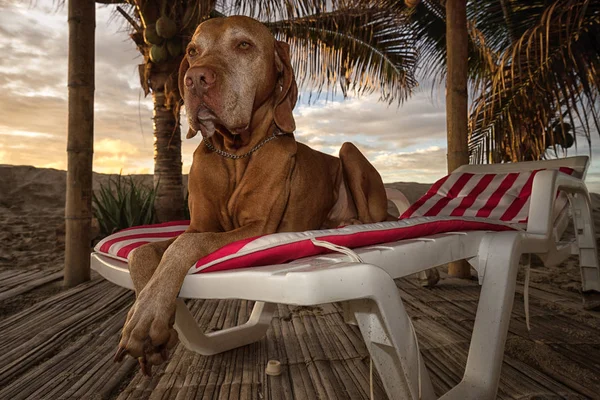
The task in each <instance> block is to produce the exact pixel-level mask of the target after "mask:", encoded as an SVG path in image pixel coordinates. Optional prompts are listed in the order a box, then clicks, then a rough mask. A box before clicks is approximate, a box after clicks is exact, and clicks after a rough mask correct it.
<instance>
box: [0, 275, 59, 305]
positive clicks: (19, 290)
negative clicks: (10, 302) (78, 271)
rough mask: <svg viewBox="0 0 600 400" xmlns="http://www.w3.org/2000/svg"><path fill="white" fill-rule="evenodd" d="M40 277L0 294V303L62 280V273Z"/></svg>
mask: <svg viewBox="0 0 600 400" xmlns="http://www.w3.org/2000/svg"><path fill="white" fill-rule="evenodd" d="M42 275H43V276H42V277H39V278H37V279H33V280H30V281H27V282H24V283H21V284H20V285H18V286H15V287H12V288H10V289H8V290H5V291H2V292H0V301H4V300H6V299H8V298H10V297H15V296H18V295H20V294H23V293H27V292H30V291H32V290H34V289H37V288H39V287H40V286H43V285H45V284H47V283H50V282H53V281H56V280H59V279H62V277H63V272H62V271H59V272H55V273H53V274H42Z"/></svg>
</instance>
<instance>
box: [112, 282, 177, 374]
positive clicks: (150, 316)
mask: <svg viewBox="0 0 600 400" xmlns="http://www.w3.org/2000/svg"><path fill="white" fill-rule="evenodd" d="M147 289H150V290H147ZM152 292H153V291H152V290H151V288H150V287H146V288H145V289H144V290H142V291H141V292H140V295H139V296H138V299H137V300H136V302H135V304H134V305H133V307H131V310H129V314H128V315H127V320H126V321H125V325H124V326H123V331H122V332H121V341H120V342H119V348H118V349H117V353H116V354H115V361H116V362H121V361H122V360H123V358H124V357H125V356H126V355H127V354H129V355H130V356H132V357H135V358H137V359H138V361H139V363H140V367H141V369H142V372H143V373H144V375H147V376H150V375H151V373H152V366H153V365H159V364H162V363H163V362H165V361H167V359H168V357H169V353H168V352H169V350H170V349H172V348H173V347H174V346H175V344H177V331H175V329H173V323H174V322H175V299H173V300H172V301H170V302H169V301H163V300H162V299H159V298H158V297H151V296H150V295H149V294H150V293H152ZM154 293H156V292H154Z"/></svg>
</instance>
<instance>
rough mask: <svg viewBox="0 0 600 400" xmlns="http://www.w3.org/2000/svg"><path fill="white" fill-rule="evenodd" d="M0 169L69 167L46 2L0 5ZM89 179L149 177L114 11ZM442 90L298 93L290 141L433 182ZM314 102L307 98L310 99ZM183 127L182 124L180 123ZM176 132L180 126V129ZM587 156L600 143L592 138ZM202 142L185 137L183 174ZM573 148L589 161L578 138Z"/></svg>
mask: <svg viewBox="0 0 600 400" xmlns="http://www.w3.org/2000/svg"><path fill="white" fill-rule="evenodd" d="M0 10H2V13H0V33H1V34H0V49H2V50H4V52H3V54H4V55H5V57H4V59H3V61H0V89H2V93H4V95H3V96H2V97H0V107H2V109H3V111H4V113H3V118H2V120H0V164H9V165H31V166H34V167H37V168H54V169H59V170H66V167H67V152H66V122H67V84H66V79H67V44H68V41H67V39H68V26H67V17H66V11H67V10H66V7H57V6H56V5H55V3H54V2H53V0H39V1H37V2H36V3H35V5H31V4H20V3H18V2H16V1H10V0H7V1H4V2H3V3H2V4H0ZM96 12H97V15H96V81H95V88H96V90H95V104H94V113H95V117H94V121H95V129H94V130H95V132H94V172H98V173H117V174H118V173H119V171H123V173H124V174H152V173H153V166H154V161H153V154H154V150H153V135H152V119H151V118H152V99H151V96H148V97H146V98H144V96H143V92H142V89H141V87H140V83H139V77H138V74H137V65H138V64H140V63H142V62H143V59H142V57H141V55H140V54H139V52H138V51H137V49H136V48H135V45H134V43H133V41H132V40H131V39H130V38H129V37H128V35H127V32H126V30H125V22H124V20H123V18H122V17H120V16H119V15H115V13H114V7H111V6H104V5H97V6H96ZM442 94H443V91H442V90H440V88H439V87H438V88H437V89H436V90H433V91H432V90H431V84H428V83H427V82H422V84H421V86H420V87H419V88H417V89H416V91H415V94H414V95H413V96H412V97H411V98H410V99H408V100H407V101H405V102H404V103H403V104H401V105H399V106H398V105H397V104H396V103H394V104H392V105H388V104H387V103H383V102H379V101H378V96H361V97H356V96H354V95H352V94H351V95H350V96H349V97H348V98H347V99H343V98H341V96H340V95H339V94H338V95H335V96H329V99H328V100H325V99H324V98H321V99H320V100H317V101H315V102H314V103H313V104H308V98H310V96H311V93H309V92H306V91H304V92H302V95H301V98H300V100H299V102H298V105H297V106H296V108H295V110H294V117H295V119H296V126H297V130H296V132H295V136H296V139H297V140H298V141H299V142H302V143H305V144H307V145H309V146H310V147H312V148H314V149H316V150H320V151H322V152H324V153H327V154H331V155H336V156H337V153H338V150H339V148H340V147H341V145H342V143H343V142H347V141H349V142H353V143H354V144H356V146H357V147H358V148H359V149H360V150H361V152H363V154H364V155H365V156H366V157H367V158H368V159H369V161H370V162H371V163H372V164H373V165H374V166H375V168H376V169H377V170H378V171H379V173H380V174H381V176H382V178H383V181H384V182H386V183H391V182H420V183H433V182H435V181H436V180H438V179H439V178H441V177H442V176H444V175H446V113H445V101H444V99H443V96H442ZM312 95H313V96H314V93H313V94H312ZM183 120H185V119H183ZM182 132H184V133H185V132H187V125H186V124H185V122H184V123H183V124H182ZM591 139H592V154H594V153H595V154H599V152H598V150H600V139H599V138H598V135H597V134H594V135H593V136H592V138H591ZM200 140H201V138H200V137H196V138H194V139H190V140H187V139H185V138H184V139H183V140H182V161H183V171H182V172H183V173H184V174H187V173H188V172H189V168H190V165H191V160H192V153H193V151H194V149H195V148H196V147H197V146H198V144H199V143H200ZM578 147H579V149H578V151H577V152H575V151H569V155H571V156H572V155H576V154H579V155H588V154H589V147H588V144H587V142H586V140H585V138H582V137H579V138H578ZM586 182H587V184H588V187H589V188H590V191H594V192H600V162H599V161H597V160H596V157H592V164H591V167H590V170H589V173H588V177H587V179H586Z"/></svg>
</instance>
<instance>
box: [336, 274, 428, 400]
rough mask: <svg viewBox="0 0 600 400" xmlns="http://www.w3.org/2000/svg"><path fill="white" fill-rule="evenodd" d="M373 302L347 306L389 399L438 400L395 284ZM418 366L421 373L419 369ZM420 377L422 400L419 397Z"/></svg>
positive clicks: (383, 290)
mask: <svg viewBox="0 0 600 400" xmlns="http://www.w3.org/2000/svg"><path fill="white" fill-rule="evenodd" d="M385 286H386V287H383V286H382V287H381V290H380V291H379V293H378V294H377V296H376V297H375V298H374V299H373V300H368V299H361V300H350V301H348V302H347V304H348V308H349V309H350V310H351V311H352V312H353V314H354V319H355V321H356V322H357V324H358V326H359V328H360V332H361V333H362V336H363V338H364V340H365V344H366V345H367V348H368V350H369V353H370V355H371V358H372V360H373V364H374V365H375V367H376V369H377V372H378V373H379V376H380V377H381V380H382V382H383V386H384V387H385V391H386V392H387V395H388V397H389V398H390V399H419V398H420V399H424V400H425V399H435V398H436V397H435V393H434V392H433V386H432V385H431V380H430V377H429V373H428V371H427V369H426V368H425V363H424V361H423V358H422V356H421V353H420V352H419V351H418V346H417V342H416V337H415V336H414V333H413V330H412V329H411V325H410V320H409V317H408V315H407V314H406V311H405V309H404V305H403V304H402V299H401V298H400V294H399V293H398V289H397V288H396V285H395V284H394V282H393V280H392V279H391V278H390V279H389V285H385ZM417 365H419V369H417ZM419 375H420V380H421V397H419V384H418V381H419Z"/></svg>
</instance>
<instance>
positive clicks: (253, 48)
mask: <svg viewBox="0 0 600 400" xmlns="http://www.w3.org/2000/svg"><path fill="white" fill-rule="evenodd" d="M179 87H180V92H181V93H182V95H183V97H184V102H185V107H186V111H187V116H188V120H189V124H190V131H189V132H188V135H187V137H188V138H190V137H193V136H195V135H196V133H197V131H200V132H201V133H202V136H203V138H204V140H203V142H202V143H201V144H200V145H199V147H198V148H197V149H196V151H195V152H194V160H193V164H192V168H191V170H190V176H189V207H190V213H191V224H190V227H189V228H188V230H187V231H186V232H185V233H184V234H182V235H180V236H179V237H177V238H176V239H174V240H169V241H165V242H159V243H152V244H148V245H145V246H142V247H140V248H139V249H137V250H135V251H134V252H133V253H132V254H131V256H130V258H129V264H130V269H131V278H132V280H133V283H134V286H135V291H136V296H137V300H136V302H135V304H134V305H133V307H132V308H131V310H130V312H129V315H128V316H127V321H126V322H125V326H124V327H123V332H122V336H121V342H120V344H119V349H118V351H117V355H116V356H115V359H116V360H118V361H120V360H121V359H122V358H123V357H124V355H125V354H127V353H128V354H130V355H131V356H133V357H137V358H138V359H139V360H140V365H141V367H142V370H143V371H144V373H147V374H149V373H150V370H151V365H157V364H160V363H162V362H163V361H165V360H166V359H167V357H168V353H167V349H170V348H171V347H173V346H174V345H175V343H176V342H177V334H176V332H175V330H174V329H173V322H174V317H175V300H176V297H177V294H178V292H179V289H180V288H181V285H182V283H183V280H184V278H185V276H186V273H187V272H188V270H189V268H190V266H191V265H192V264H193V263H194V262H195V261H196V260H198V259H199V258H201V257H203V256H205V255H207V254H209V253H211V252H213V251H215V250H217V249H218V248H220V247H222V246H224V245H226V244H228V243H231V242H234V241H236V240H241V239H245V238H249V237H252V236H257V235H264V234H269V233H274V232H285V231H304V230H310V229H319V228H332V227H337V226H339V225H347V224H355V223H371V222H379V221H384V220H387V219H390V217H389V216H388V213H387V200H386V193H385V189H384V187H383V183H382V181H381V177H380V176H379V174H378V173H377V171H376V170H375V168H373V166H372V165H371V164H369V162H368V161H367V159H366V158H365V157H364V156H363V155H362V154H361V153H360V152H359V151H358V149H357V148H356V147H354V146H353V145H352V144H350V143H345V144H344V145H343V146H342V148H341V150H340V158H339V159H338V158H335V157H332V156H329V155H326V154H323V153H319V152H317V151H315V150H312V149H310V148H308V147H307V146H305V145H303V144H300V143H297V142H296V141H295V140H294V135H293V132H294V130H295V128H296V127H295V122H294V117H293V115H292V110H293V108H294V106H295V104H296V97H297V92H298V91H297V87H296V81H295V79H294V74H293V71H292V67H291V64H290V54H289V47H288V45H287V44H286V43H283V42H280V41H276V40H275V38H274V37H273V35H272V34H271V33H270V32H269V30H268V29H267V28H266V27H265V26H264V25H263V24H261V23H260V22H258V21H256V20H254V19H251V18H247V17H241V16H235V17H229V18H216V19H210V20H208V21H206V22H204V23H202V24H201V25H200V26H198V28H197V29H196V32H195V34H194V36H193V38H192V40H191V42H190V44H189V46H188V48H187V54H186V58H185V59H184V60H183V62H182V63H181V67H180V70H179Z"/></svg>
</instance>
